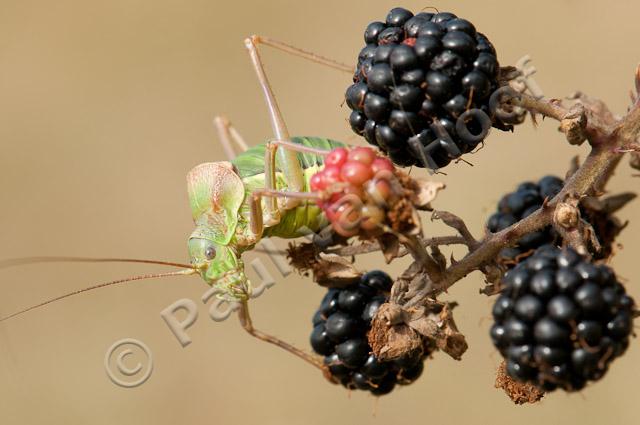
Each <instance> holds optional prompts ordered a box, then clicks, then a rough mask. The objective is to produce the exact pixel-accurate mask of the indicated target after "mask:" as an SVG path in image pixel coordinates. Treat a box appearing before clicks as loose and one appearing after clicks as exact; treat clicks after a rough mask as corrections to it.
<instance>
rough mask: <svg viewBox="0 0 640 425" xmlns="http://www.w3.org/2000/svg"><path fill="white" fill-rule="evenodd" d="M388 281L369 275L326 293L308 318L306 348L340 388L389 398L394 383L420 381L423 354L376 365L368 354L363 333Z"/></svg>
mask: <svg viewBox="0 0 640 425" xmlns="http://www.w3.org/2000/svg"><path fill="white" fill-rule="evenodd" d="M391 285H392V281H391V278H390V277H389V275H387V274H386V273H384V272H382V271H379V270H375V271H371V272H368V273H366V274H364V275H363V276H362V278H361V280H360V283H358V284H355V285H352V286H349V287H347V288H343V289H329V290H328V291H327V294H326V295H325V296H324V298H323V299H322V302H321V304H320V307H319V308H318V311H317V312H316V313H315V314H314V316H313V326H314V328H313V331H312V332H311V338H310V341H311V346H312V347H313V350H314V351H315V352H316V353H318V354H321V355H323V356H325V358H324V362H325V364H326V365H327V366H328V368H329V372H330V373H331V375H332V376H333V377H334V378H335V379H336V380H337V381H339V382H340V383H341V384H342V385H343V386H344V387H346V388H349V389H360V390H367V391H370V392H371V393H372V394H374V395H378V396H379V395H384V394H388V393H390V392H391V391H392V390H393V389H394V387H395V386H396V384H400V385H407V384H410V383H412V382H414V381H415V380H416V379H418V378H419V377H420V375H421V374H422V370H423V361H424V359H425V357H426V355H427V353H425V354H423V355H420V356H414V357H408V358H402V359H398V360H395V361H393V362H381V361H379V360H378V359H377V358H376V356H375V355H373V354H372V353H371V347H370V346H369V344H368V342H367V332H368V331H369V329H370V328H371V320H372V319H373V317H374V316H375V314H376V312H377V311H378V308H379V307H380V306H381V305H382V304H383V303H385V302H386V301H387V299H388V293H389V291H390V290H391Z"/></svg>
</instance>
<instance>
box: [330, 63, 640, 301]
mask: <svg viewBox="0 0 640 425" xmlns="http://www.w3.org/2000/svg"><path fill="white" fill-rule="evenodd" d="M638 72H640V67H639V69H638ZM638 72H637V73H636V80H637V85H639V86H640V74H639V73H638ZM568 99H571V100H573V101H574V102H575V103H574V104H573V105H572V106H571V107H566V106H564V105H563V103H562V101H560V100H558V99H546V100H545V99H537V98H535V97H532V96H529V95H527V94H520V93H515V92H514V93H512V94H511V95H510V96H509V97H508V98H507V99H504V100H503V102H504V103H505V104H506V106H510V107H513V106H519V107H522V108H524V109H526V110H528V111H529V112H531V113H532V114H534V116H535V114H540V115H542V116H543V117H548V118H552V119H554V120H557V121H558V122H559V123H560V128H559V130H560V131H561V132H563V133H564V134H565V137H566V138H567V141H568V142H569V143H571V144H581V143H583V142H584V141H588V142H589V144H590V145H591V152H590V153H589V155H588V156H587V158H586V159H585V161H584V163H583V164H582V165H580V166H578V165H577V164H575V167H574V170H572V173H570V175H569V176H568V177H567V179H566V181H565V185H564V187H563V189H562V190H561V191H560V192H559V193H558V194H557V195H556V196H555V197H554V198H552V199H547V200H545V202H544V204H543V206H542V208H540V209H539V210H538V211H536V212H535V213H533V214H531V215H529V216H528V217H526V218H524V219H522V220H521V221H519V222H517V223H515V224H513V225H512V226H510V227H508V228H506V229H504V230H502V231H500V232H497V233H494V234H487V235H486V236H485V237H484V238H482V239H480V240H476V239H475V238H474V237H473V235H472V234H471V232H470V231H469V229H468V228H467V226H466V225H465V223H464V221H463V220H462V219H460V218H459V217H457V216H455V215H454V214H452V213H449V212H446V211H435V212H434V213H433V215H432V220H433V219H439V220H442V221H443V223H444V224H446V225H448V226H449V227H452V228H453V229H455V230H456V231H457V233H458V236H442V237H432V238H424V239H421V238H416V239H414V240H411V241H406V240H405V241H403V242H404V245H405V249H403V250H401V251H399V253H398V255H397V256H404V255H406V254H408V253H411V254H413V256H414V259H415V260H416V262H417V264H414V265H413V266H412V270H413V271H414V272H415V270H416V266H418V269H419V266H420V265H421V266H422V269H423V270H424V272H425V274H426V277H425V276H424V275H423V279H424V278H426V279H427V280H428V281H427V282H419V280H420V279H416V278H415V277H414V278H413V279H409V280H410V281H411V282H409V281H408V280H406V279H405V280H402V279H399V281H398V282H397V284H398V285H401V286H403V288H402V289H401V288H396V289H395V291H394V292H395V293H396V296H395V299H396V301H397V302H400V303H401V304H402V305H404V306H405V307H414V306H425V305H427V304H428V303H429V300H433V299H435V297H436V296H437V295H439V294H441V293H442V292H445V291H447V290H448V289H449V288H450V287H451V286H452V285H454V284H455V283H456V282H457V281H459V280H460V279H462V278H464V277H465V276H467V275H468V274H469V273H471V272H473V271H476V270H480V271H482V272H483V273H484V274H485V275H487V277H488V280H492V279H493V278H494V277H495V273H496V266H495V258H496V257H497V255H498V253H499V252H500V250H502V249H503V248H506V247H509V246H513V245H515V244H516V243H517V241H518V240H520V239H521V238H522V237H523V236H525V235H527V234H529V233H531V232H534V231H536V230H538V229H541V228H543V227H546V226H549V225H553V226H555V227H556V229H558V231H559V232H560V233H561V234H562V235H564V236H565V238H566V242H567V243H568V244H570V245H571V246H573V247H575V248H577V249H578V250H580V251H583V252H584V251H585V248H584V247H585V246H586V245H589V244H591V246H594V247H595V248H596V249H597V247H598V241H597V240H596V239H594V237H593V229H592V228H591V226H590V225H589V224H588V223H586V221H585V220H583V219H581V218H580V216H579V212H578V214H577V216H576V217H574V218H573V220H574V222H572V221H571V219H570V217H566V218H562V214H563V211H562V209H561V208H560V207H563V208H565V207H566V208H569V209H568V210H567V211H569V212H571V211H575V210H577V204H578V202H580V201H581V200H583V199H584V198H585V197H594V198H595V197H597V196H599V195H601V194H602V193H604V187H605V186H606V184H607V182H608V180H609V179H610V178H611V176H612V174H613V172H614V171H615V168H616V167H617V166H618V164H619V163H620V160H621V159H622V157H623V155H624V153H627V152H629V151H630V149H629V146H637V144H638V135H639V134H640V96H636V97H635V98H634V103H633V105H632V106H631V108H630V109H629V111H628V112H627V114H626V115H625V116H623V117H616V116H615V115H614V114H613V113H611V111H609V109H608V108H607V106H606V105H605V104H604V103H603V102H602V101H600V100H596V99H592V98H590V97H588V96H586V95H584V94H582V93H575V94H573V95H572V96H570V97H569V98H568ZM631 151H632V152H633V150H631ZM567 211H565V212H564V213H567ZM567 220H568V221H567ZM443 245H463V246H466V247H467V248H468V250H469V252H468V253H467V255H466V256H465V257H463V258H462V259H461V260H460V261H457V262H456V261H453V260H452V261H451V264H450V265H449V267H447V268H446V269H442V261H438V259H442V254H441V253H440V250H439V248H438V247H439V246H443ZM427 248H429V249H430V250H431V253H429V252H428V251H427ZM380 249H381V246H380V243H379V242H377V241H374V242H364V243H362V244H359V245H353V246H346V247H339V248H333V249H329V250H327V251H326V252H330V253H333V254H337V255H340V256H354V255H359V254H364V253H369V252H373V251H377V250H380ZM401 281H402V282H401ZM398 291H400V292H404V295H405V296H404V297H400V296H398V295H397V293H398ZM407 295H410V296H409V297H407ZM402 299H404V301H400V300H402Z"/></svg>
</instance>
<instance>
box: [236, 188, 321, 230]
mask: <svg viewBox="0 0 640 425" xmlns="http://www.w3.org/2000/svg"><path fill="white" fill-rule="evenodd" d="M263 197H268V198H269V199H276V198H284V199H295V200H296V201H298V202H299V201H302V200H307V201H318V200H319V199H320V195H318V194H316V193H314V192H292V191H283V190H270V189H259V190H255V191H253V193H252V194H251V199H249V228H250V229H251V232H252V233H253V234H254V237H255V238H256V240H257V239H260V237H261V236H262V231H263V230H264V224H265V223H264V220H263V217H262V198H263ZM276 224H277V223H276ZM267 225H269V224H268V223H267Z"/></svg>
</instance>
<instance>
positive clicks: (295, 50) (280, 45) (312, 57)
mask: <svg viewBox="0 0 640 425" xmlns="http://www.w3.org/2000/svg"><path fill="white" fill-rule="evenodd" d="M251 40H252V41H253V44H255V45H259V44H262V45H264V46H269V47H272V48H274V49H277V50H280V51H282V52H285V53H288V54H290V55H293V56H297V57H299V58H302V59H305V60H308V61H310V62H314V63H317V64H320V65H324V66H328V67H329V68H333V69H335V70H338V71H341V72H344V73H346V74H349V75H352V74H353V73H354V68H353V66H349V65H347V64H344V63H342V62H340V61H337V60H335V59H331V58H327V57H325V56H322V55H319V54H317V53H314V52H310V51H308V50H304V49H301V48H299V47H296V46H292V45H291V44H288V43H284V42H282V41H279V40H275V39H273V38H270V37H265V36H263V35H252V36H251Z"/></svg>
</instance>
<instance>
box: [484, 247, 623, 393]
mask: <svg viewBox="0 0 640 425" xmlns="http://www.w3.org/2000/svg"><path fill="white" fill-rule="evenodd" d="M502 283H503V285H504V289H503V291H502V293H501V294H500V295H499V296H498V298H497V299H496V301H495V303H494V306H493V318H494V320H495V323H494V324H493V326H492V327H491V331H490V335H491V339H492V340H493V344H494V345H495V347H496V348H497V349H498V350H499V351H500V353H501V354H502V355H503V356H504V358H505V360H506V371H507V374H508V375H509V376H511V377H512V378H513V379H515V380H517V381H521V382H529V383H532V384H534V385H536V386H538V387H539V388H541V389H543V390H545V391H553V390H555V389H556V388H561V389H564V390H566V391H577V390H580V389H582V388H583V387H584V386H585V385H586V384H587V382H588V381H596V380H599V379H600V378H602V376H604V374H605V373H606V371H607V369H608V367H609V365H610V364H611V362H612V361H613V360H614V359H615V358H616V357H618V356H620V355H622V354H623V353H624V352H625V350H626V349H627V346H628V345H629V335H630V334H631V332H632V327H633V313H634V301H633V299H632V298H631V297H630V296H629V295H627V293H626V291H625V288H624V286H623V285H621V284H620V283H619V282H618V281H617V280H616V277H615V274H614V273H613V271H612V270H611V269H610V268H609V267H607V266H604V265H597V264H593V263H590V262H588V261H587V260H586V259H585V258H583V257H581V256H580V255H578V254H577V253H576V252H575V251H573V250H571V249H566V250H560V249H558V248H555V247H552V246H546V247H543V248H540V249H538V250H537V251H536V252H535V253H534V255H532V256H531V257H529V258H527V259H526V260H524V261H522V262H521V263H520V264H518V265H517V266H516V267H515V268H513V269H512V270H510V271H508V272H507V273H506V274H505V276H504V278H503V282H502Z"/></svg>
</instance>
